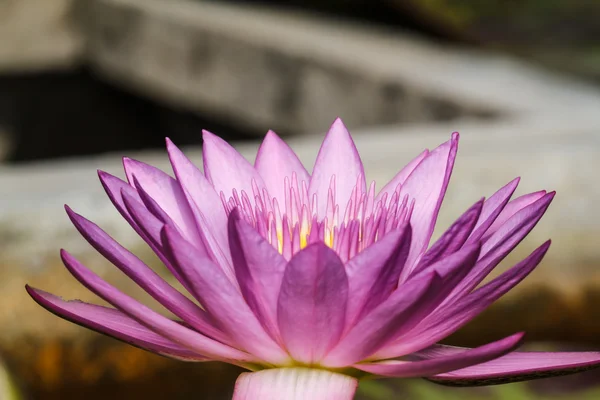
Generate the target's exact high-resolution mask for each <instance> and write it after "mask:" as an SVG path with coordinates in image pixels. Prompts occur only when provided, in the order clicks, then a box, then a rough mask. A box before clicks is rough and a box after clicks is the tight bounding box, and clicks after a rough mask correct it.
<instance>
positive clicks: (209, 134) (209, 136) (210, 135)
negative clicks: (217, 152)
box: [202, 129, 219, 140]
mask: <svg viewBox="0 0 600 400" xmlns="http://www.w3.org/2000/svg"><path fill="white" fill-rule="evenodd" d="M218 137H219V136H218V135H215V134H214V133H212V132H210V131H207V130H206V129H202V140H206V139H208V140H211V139H214V138H218Z"/></svg>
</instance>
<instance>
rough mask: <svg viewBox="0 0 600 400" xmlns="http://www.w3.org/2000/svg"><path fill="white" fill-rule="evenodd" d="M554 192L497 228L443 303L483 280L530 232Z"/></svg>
mask: <svg viewBox="0 0 600 400" xmlns="http://www.w3.org/2000/svg"><path fill="white" fill-rule="evenodd" d="M554 194H555V193H554V192H551V193H548V194H546V195H545V196H544V197H542V198H541V199H539V200H538V201H536V202H535V203H532V204H530V205H528V206H527V207H525V208H523V209H521V210H520V211H519V212H517V213H515V214H514V215H513V216H512V217H511V218H510V219H509V220H508V221H506V222H505V223H504V224H503V225H502V226H501V227H500V228H498V229H497V230H496V231H495V232H494V234H492V236H491V237H489V238H488V240H487V241H485V242H484V243H483V246H482V248H481V256H480V259H479V261H478V262H477V265H476V266H475V268H473V270H472V271H471V272H470V273H469V275H467V277H466V278H465V279H464V280H463V281H462V282H461V283H460V284H459V285H458V286H457V287H456V288H455V289H454V291H453V293H452V294H451V295H450V296H449V298H448V299H447V300H446V301H447V302H451V301H453V300H454V299H456V298H460V297H461V296H464V295H465V294H466V293H469V292H470V291H471V290H473V289H474V288H475V287H477V285H478V284H479V283H481V282H482V281H483V279H485V277H486V276H487V275H488V274H489V273H490V272H491V271H492V270H493V269H494V268H495V267H496V266H497V265H498V264H499V263H500V262H501V261H502V260H503V259H504V258H505V257H506V256H507V255H508V254H509V253H510V252H511V251H512V250H513V249H514V248H515V247H516V246H517V245H518V244H519V243H520V242H521V240H523V238H525V236H527V235H528V234H529V232H531V230H532V229H533V228H534V227H535V225H536V224H537V223H538V222H539V220H540V219H541V218H542V216H543V215H544V213H545V212H546V210H547V209H548V206H549V205H550V202H552V199H553V198H554Z"/></svg>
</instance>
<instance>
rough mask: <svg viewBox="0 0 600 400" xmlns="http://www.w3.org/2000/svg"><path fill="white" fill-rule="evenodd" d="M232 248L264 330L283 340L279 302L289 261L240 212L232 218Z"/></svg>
mask: <svg viewBox="0 0 600 400" xmlns="http://www.w3.org/2000/svg"><path fill="white" fill-rule="evenodd" d="M229 245H230V247H231V254H232V257H233V265H234V267H235V273H236V277H237V280H238V282H239V284H240V288H241V291H242V294H243V295H244V299H245V300H246V303H248V306H250V308H251V309H252V311H253V312H254V314H255V315H256V316H257V317H258V319H259V320H260V322H261V323H262V324H263V327H264V328H265V329H266V330H267V332H269V333H270V334H271V337H273V338H274V339H275V340H276V341H280V335H279V327H278V325H277V300H278V296H279V289H280V287H281V282H282V279H283V274H284V272H285V267H286V265H287V261H286V259H285V258H283V256H282V255H281V254H279V253H278V252H277V250H275V248H274V247H273V246H272V245H271V244H270V243H268V242H267V241H266V240H265V239H263V237H262V236H261V235H260V234H259V233H258V232H257V231H256V229H254V228H253V227H251V226H250V225H248V223H246V222H245V221H244V220H243V219H241V218H240V217H239V213H238V212H237V209H236V210H234V211H233V212H232V213H231V216H230V217H229Z"/></svg>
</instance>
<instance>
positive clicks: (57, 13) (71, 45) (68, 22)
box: [0, 0, 83, 73]
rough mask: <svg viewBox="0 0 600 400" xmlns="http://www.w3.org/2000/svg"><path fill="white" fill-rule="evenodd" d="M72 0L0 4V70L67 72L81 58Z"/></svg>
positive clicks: (20, 1) (43, 0)
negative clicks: (62, 70)
mask: <svg viewBox="0 0 600 400" xmlns="http://www.w3.org/2000/svg"><path fill="white" fill-rule="evenodd" d="M74 1H75V0H9V1H6V0H5V1H3V2H2V4H0V71H1V72H2V73H11V72H13V73H23V72H36V71H45V70H56V69H69V68H72V67H73V66H75V65H78V64H79V63H80V62H81V59H82V52H83V37H82V36H81V35H80V33H79V32H78V31H77V29H76V27H75V21H74V19H73V18H72V11H73V4H74Z"/></svg>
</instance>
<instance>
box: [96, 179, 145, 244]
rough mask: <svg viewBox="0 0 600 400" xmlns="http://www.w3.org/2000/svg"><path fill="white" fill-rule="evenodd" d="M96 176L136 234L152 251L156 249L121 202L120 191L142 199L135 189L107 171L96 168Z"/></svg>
mask: <svg viewBox="0 0 600 400" xmlns="http://www.w3.org/2000/svg"><path fill="white" fill-rule="evenodd" d="M98 177H99V178H100V182H101V183H102V187H104V190H105V191H106V194H107V195H108V198H109V199H110V201H111V202H112V203H113V205H114V206H115V208H116V209H117V211H119V213H120V214H121V215H122V216H123V218H125V220H126V221H127V222H128V223H129V225H131V227H132V228H133V229H134V230H135V231H136V232H137V234H138V235H140V236H141V237H142V239H144V240H145V241H146V242H147V243H148V244H149V245H150V247H152V249H153V250H154V251H156V249H155V247H154V245H153V244H152V241H151V240H150V238H148V237H146V235H145V234H144V232H143V231H142V230H141V228H140V227H139V226H138V225H137V224H136V223H135V221H134V220H133V218H132V217H131V215H130V214H129V211H127V208H126V207H125V203H124V202H123V198H122V196H121V193H122V192H126V193H128V194H129V195H131V196H132V197H134V198H135V199H136V200H138V201H140V202H141V201H142V200H141V199H140V196H139V194H138V192H137V190H136V189H135V188H134V187H132V186H131V185H129V184H128V183H127V182H125V181H123V180H121V179H119V178H117V177H116V176H113V175H111V174H109V173H107V172H104V171H100V170H98Z"/></svg>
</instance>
